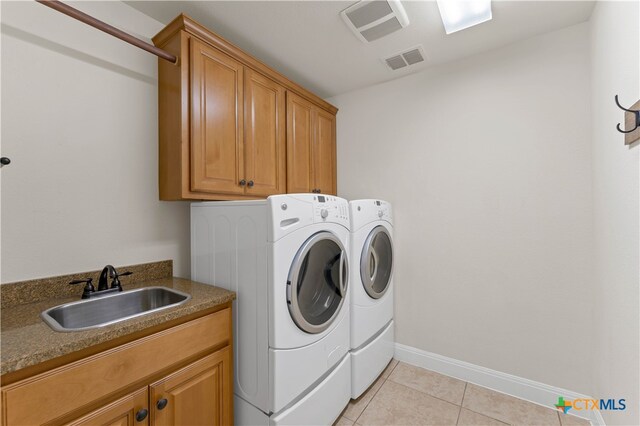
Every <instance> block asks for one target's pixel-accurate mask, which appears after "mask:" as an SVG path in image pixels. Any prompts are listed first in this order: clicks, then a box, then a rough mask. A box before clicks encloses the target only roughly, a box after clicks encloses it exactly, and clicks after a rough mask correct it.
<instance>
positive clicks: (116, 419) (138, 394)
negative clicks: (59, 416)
mask: <svg viewBox="0 0 640 426" xmlns="http://www.w3.org/2000/svg"><path fill="white" fill-rule="evenodd" d="M148 404H149V390H148V388H147V387H144V388H143V389H140V390H137V391H135V392H132V393H130V394H128V395H125V396H123V397H122V398H120V399H118V400H116V401H113V402H112V403H110V404H107V405H105V406H104V407H100V408H98V409H97V410H93V411H92V412H90V413H89V414H86V415H84V416H82V417H80V418H79V419H77V420H74V421H72V422H70V423H67V424H68V425H69V426H90V425H105V426H126V425H138V426H143V425H148V424H149V411H148V410H147V407H148V406H149V405H148Z"/></svg>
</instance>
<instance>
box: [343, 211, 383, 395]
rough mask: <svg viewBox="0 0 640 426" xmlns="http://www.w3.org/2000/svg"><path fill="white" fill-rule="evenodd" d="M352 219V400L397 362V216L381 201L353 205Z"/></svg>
mask: <svg viewBox="0 0 640 426" xmlns="http://www.w3.org/2000/svg"><path fill="white" fill-rule="evenodd" d="M349 214H350V217H351V235H350V249H351V252H350V253H351V256H350V260H351V261H350V264H351V350H350V354H351V397H352V398H354V399H355V398H357V397H359V396H360V395H361V394H362V393H363V392H364V391H365V390H366V389H367V388H368V387H369V386H370V385H371V384H372V383H373V382H374V380H375V379H376V378H377V377H378V376H379V375H380V373H381V372H382V371H383V370H384V368H385V367H386V366H387V364H388V363H389V361H391V359H392V358H393V352H394V331H393V326H394V322H393V261H394V258H393V216H392V211H391V205H390V204H389V203H387V202H386V201H381V200H354V201H351V202H349Z"/></svg>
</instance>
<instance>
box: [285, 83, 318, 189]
mask: <svg viewBox="0 0 640 426" xmlns="http://www.w3.org/2000/svg"><path fill="white" fill-rule="evenodd" d="M313 113H314V111H313V104H311V102H308V101H307V100H305V99H302V98H301V97H299V96H296V95H295V94H293V93H291V92H289V93H288V94H287V192H289V193H300V192H310V191H311V189H312V187H313V184H314V182H313V181H312V176H311V146H312V144H313V134H314V131H313Z"/></svg>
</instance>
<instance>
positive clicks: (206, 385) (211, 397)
mask: <svg viewBox="0 0 640 426" xmlns="http://www.w3.org/2000/svg"><path fill="white" fill-rule="evenodd" d="M232 372H233V367H232V365H231V350H230V348H228V347H227V348H225V349H222V350H220V351H218V352H215V353H213V354H211V355H208V356H206V357H204V358H202V359H201V360H199V361H196V362H194V363H193V364H191V365H189V366H187V367H185V368H183V369H181V370H178V371H176V372H175V373H173V374H171V375H170V376H167V377H165V378H164V379H162V380H159V381H158V382H156V383H154V384H152V385H151V386H150V390H151V422H152V424H154V425H156V426H162V425H166V426H173V425H230V424H233V422H232V419H233V403H232V398H233V382H232V376H231V374H232Z"/></svg>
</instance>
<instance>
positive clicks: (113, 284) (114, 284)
mask: <svg viewBox="0 0 640 426" xmlns="http://www.w3.org/2000/svg"><path fill="white" fill-rule="evenodd" d="M131 274H133V272H131V271H127V272H122V273H120V274H119V273H117V272H115V273H114V276H113V281H111V288H117V289H120V291H122V285H121V284H120V280H119V279H118V277H124V276H126V275H131Z"/></svg>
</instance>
